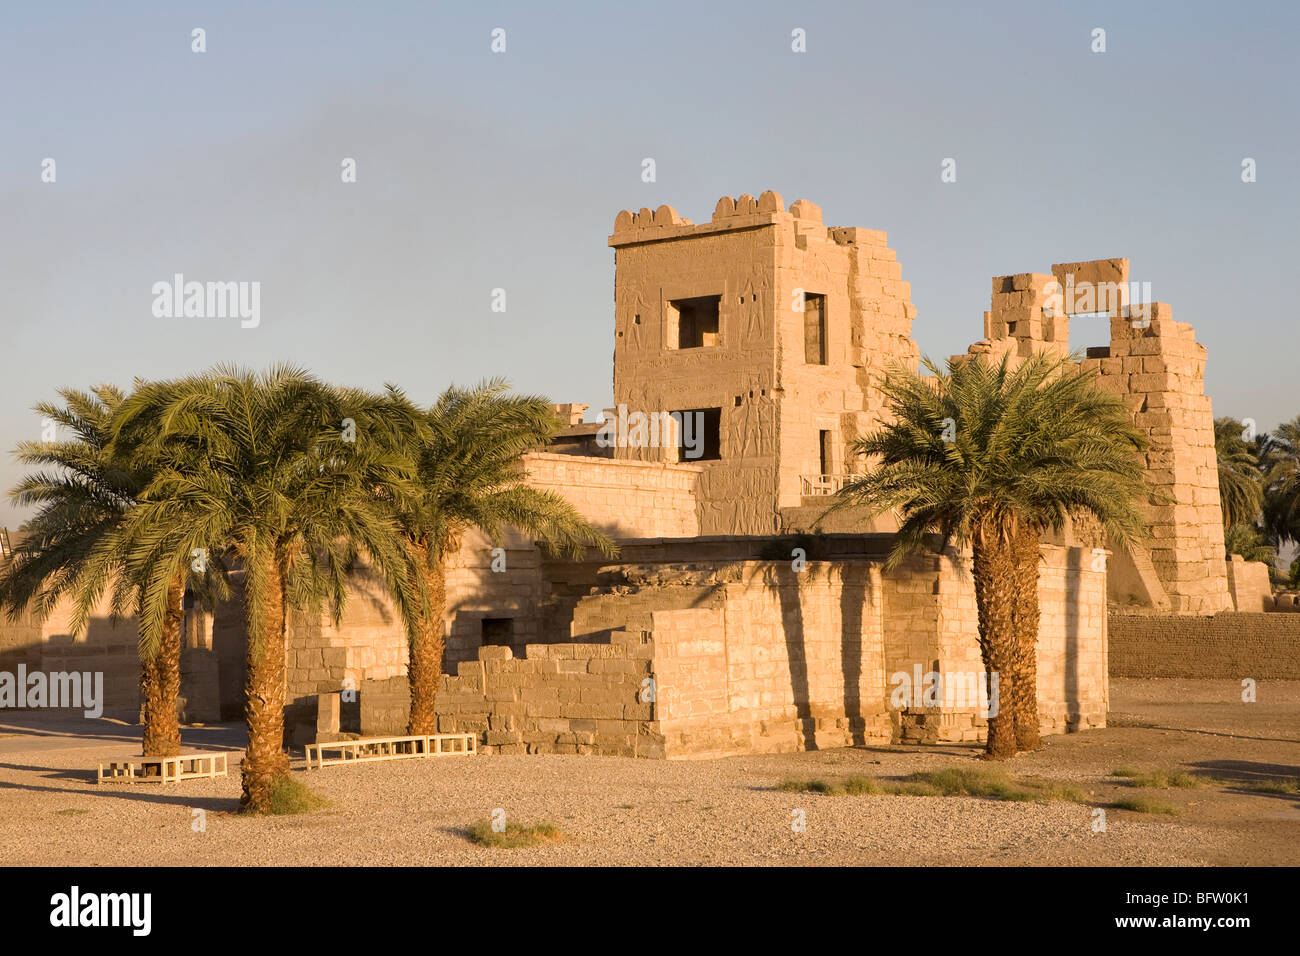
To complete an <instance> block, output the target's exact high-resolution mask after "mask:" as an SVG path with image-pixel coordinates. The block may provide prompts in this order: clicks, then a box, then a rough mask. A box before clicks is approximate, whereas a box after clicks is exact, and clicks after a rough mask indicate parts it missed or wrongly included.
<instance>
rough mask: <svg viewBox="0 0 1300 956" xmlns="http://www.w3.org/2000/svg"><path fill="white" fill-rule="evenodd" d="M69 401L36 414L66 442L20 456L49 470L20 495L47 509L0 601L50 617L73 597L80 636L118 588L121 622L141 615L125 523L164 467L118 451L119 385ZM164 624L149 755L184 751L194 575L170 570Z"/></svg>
mask: <svg viewBox="0 0 1300 956" xmlns="http://www.w3.org/2000/svg"><path fill="white" fill-rule="evenodd" d="M59 396H60V397H61V398H62V399H63V402H64V403H65V404H64V405H62V406H59V405H55V404H53V403H49V402H43V403H41V404H39V405H37V406H36V408H35V411H36V412H37V414H39V415H40V416H42V418H43V419H46V420H47V421H50V422H52V423H54V424H56V425H58V426H62V427H63V428H65V429H67V430H69V431H70V432H71V433H72V435H73V436H74V437H73V438H71V439H69V440H66V441H42V442H23V443H22V444H21V445H19V447H18V449H17V452H16V454H17V457H18V460H19V461H20V462H22V463H23V464H25V465H30V466H33V467H39V468H42V469H46V468H52V469H54V470H52V471H50V470H41V471H36V472H33V473H31V474H28V475H27V476H26V477H25V478H24V479H23V480H22V481H21V482H20V483H19V484H18V486H17V487H15V488H14V489H13V491H11V492H10V497H11V498H12V500H13V501H14V502H15V504H17V505H19V506H21V507H27V506H37V507H38V509H39V510H38V511H37V513H36V515H35V517H33V518H32V519H31V520H29V521H28V522H26V523H25V524H24V525H23V530H24V531H25V532H26V537H25V539H24V541H23V543H22V544H21V545H20V546H19V548H18V549H16V551H15V554H14V557H13V560H12V561H11V562H10V563H9V564H8V565H7V566H6V567H5V568H4V571H3V573H2V574H0V604H3V605H4V606H6V607H7V608H8V609H9V613H10V616H11V617H16V616H18V615H20V614H22V613H24V612H25V611H27V610H29V609H30V610H33V611H34V612H35V613H36V615H37V616H38V617H40V618H44V617H47V616H48V615H49V614H50V613H51V612H52V611H53V610H54V608H55V606H56V605H57V604H58V603H59V601H60V600H61V599H63V598H65V597H67V598H69V599H70V600H71V603H72V610H73V615H72V622H71V629H72V632H73V633H74V634H75V633H80V632H81V631H82V630H84V629H85V628H86V626H87V623H88V621H89V618H90V615H91V613H93V611H94V609H95V607H96V606H97V605H98V604H99V601H100V599H101V597H102V596H103V595H104V593H105V591H106V590H109V589H110V588H111V593H112V603H111V608H112V610H111V616H112V619H113V620H114V621H116V620H118V619H119V618H120V617H122V616H124V614H125V613H126V612H127V610H128V609H133V610H134V611H135V612H136V613H140V611H141V601H142V596H143V595H142V588H141V585H142V579H141V578H140V577H139V574H138V573H137V572H138V570H139V569H132V568H128V566H127V561H126V550H125V547H124V543H123V539H122V529H123V526H124V523H125V521H126V516H127V514H128V513H129V512H130V510H131V509H132V508H134V507H135V505H136V501H137V498H138V496H139V493H140V490H141V489H142V488H143V487H144V486H145V485H146V484H147V483H148V481H149V480H150V478H151V476H152V474H153V471H154V467H155V463H154V462H153V461H151V460H150V459H149V457H148V456H147V455H144V454H142V453H140V450H139V449H132V448H125V447H124V448H121V449H118V450H116V451H114V452H110V451H109V449H108V445H109V441H110V438H111V434H112V421H113V417H114V415H116V414H117V411H118V409H119V408H120V407H121V404H122V402H123V395H122V393H121V392H120V391H119V390H118V389H116V388H114V387H113V386H111V385H101V386H98V387H96V388H94V389H92V390H91V391H90V392H82V391H78V390H75V389H62V390H60V391H59ZM161 596H162V601H161V610H162V623H161V626H160V627H158V628H154V629H153V630H151V631H147V630H146V628H144V627H143V626H142V627H141V629H140V634H141V639H140V660H141V674H140V691H141V697H142V700H143V702H144V734H143V742H142V743H143V746H142V749H143V754H144V756H146V757H151V756H170V755H173V754H176V753H179V752H180V746H181V734H180V723H179V718H178V715H177V712H176V698H177V695H178V693H179V691H180V655H181V638H180V632H181V620H182V617H183V615H184V609H183V602H184V596H185V577H184V576H183V574H182V573H181V572H179V571H177V572H176V573H173V574H170V575H168V576H167V577H166V578H165V580H164V582H163V589H162V595H161Z"/></svg>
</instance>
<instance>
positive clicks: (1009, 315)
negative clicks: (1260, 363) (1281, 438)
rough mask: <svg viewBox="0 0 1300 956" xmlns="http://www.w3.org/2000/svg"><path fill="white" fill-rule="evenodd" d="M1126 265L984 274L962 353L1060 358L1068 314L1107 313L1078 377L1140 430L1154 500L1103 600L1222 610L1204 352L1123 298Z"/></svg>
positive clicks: (1155, 312)
mask: <svg viewBox="0 0 1300 956" xmlns="http://www.w3.org/2000/svg"><path fill="white" fill-rule="evenodd" d="M1130 298H1131V296H1130V283H1129V262H1128V260H1127V259H1099V260H1095V261H1091V262H1069V263H1060V264H1057V265H1054V266H1052V274H1051V275H1050V276H1049V275H1043V274H1037V273H1022V274H1018V275H1009V276H997V277H995V278H994V279H993V295H992V299H991V302H990V311H988V312H985V313H984V335H985V339H984V341H982V342H979V343H976V344H975V345H973V346H971V348H970V349H969V352H968V354H978V355H985V356H987V357H988V359H989V360H994V361H995V360H997V359H998V358H999V357H1000V356H1001V355H1003V354H1006V353H1008V352H1010V353H1011V354H1012V355H1013V356H1016V357H1019V358H1024V357H1027V356H1028V355H1031V354H1033V353H1035V352H1040V351H1047V352H1054V353H1056V354H1061V355H1064V354H1067V353H1068V352H1069V347H1070V335H1069V327H1070V315H1069V314H1068V313H1069V311H1070V310H1071V309H1073V310H1074V312H1075V313H1077V314H1082V313H1093V312H1097V313H1105V314H1108V315H1109V319H1110V344H1109V346H1098V347H1095V348H1089V349H1088V350H1087V357H1086V358H1084V359H1083V360H1082V363H1081V368H1082V369H1083V370H1084V371H1095V372H1096V373H1097V374H1098V383H1099V384H1100V385H1101V387H1103V388H1107V389H1110V390H1112V391H1114V392H1115V393H1117V394H1119V395H1122V396H1123V397H1124V398H1125V400H1126V401H1127V403H1128V405H1129V408H1130V409H1131V410H1132V413H1133V421H1134V423H1135V424H1136V425H1137V426H1138V428H1139V429H1141V430H1142V432H1143V433H1144V434H1145V435H1146V437H1147V439H1148V441H1149V443H1150V447H1149V449H1148V451H1147V454H1146V465H1147V469H1148V476H1149V478H1150V481H1151V484H1152V486H1153V489H1154V491H1155V492H1156V495H1157V496H1159V497H1160V498H1163V499H1164V502H1163V503H1157V504H1152V505H1149V506H1147V508H1146V511H1147V515H1148V518H1149V520H1150V522H1151V526H1152V527H1151V536H1150V538H1149V539H1148V540H1147V541H1146V542H1145V543H1143V544H1141V545H1138V546H1136V547H1134V548H1132V549H1130V552H1129V554H1127V555H1126V556H1124V558H1125V560H1124V561H1123V565H1122V567H1120V568H1118V569H1117V571H1118V574H1117V578H1116V584H1117V586H1119V590H1118V591H1117V592H1116V593H1115V594H1114V595H1113V596H1114V597H1115V598H1116V600H1117V601H1119V602H1120V603H1131V602H1143V603H1146V602H1149V603H1150V604H1151V605H1152V606H1155V607H1168V608H1169V609H1170V610H1173V611H1175V612H1178V613H1185V614H1204V613H1212V612H1214V611H1219V610H1223V609H1225V608H1230V607H1232V606H1233V605H1232V599H1231V597H1230V595H1229V593H1228V584H1227V576H1226V572H1225V570H1224V566H1223V556H1224V545H1223V516H1222V513H1221V511H1220V507H1219V485H1218V468H1217V464H1216V460H1215V454H1214V416H1213V412H1212V410H1211V407H1210V399H1209V398H1208V397H1207V396H1206V395H1205V358H1206V350H1205V347H1204V346H1203V345H1200V344H1199V343H1198V342H1197V341H1196V335H1195V332H1194V331H1193V329H1192V327H1191V326H1190V325H1188V324H1187V323H1185V322H1175V321H1174V320H1173V317H1172V313H1171V310H1170V307H1169V306H1168V305H1165V304H1163V303H1136V302H1130Z"/></svg>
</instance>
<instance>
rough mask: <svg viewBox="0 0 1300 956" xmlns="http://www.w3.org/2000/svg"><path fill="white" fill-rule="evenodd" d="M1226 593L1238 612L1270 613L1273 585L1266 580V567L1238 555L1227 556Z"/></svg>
mask: <svg viewBox="0 0 1300 956" xmlns="http://www.w3.org/2000/svg"><path fill="white" fill-rule="evenodd" d="M1226 566H1227V569H1228V593H1229V594H1231V595H1232V606H1233V607H1234V608H1235V609H1236V610H1238V611H1271V610H1272V609H1273V608H1274V606H1275V602H1274V599H1273V585H1272V584H1271V583H1270V581H1269V579H1268V565H1267V564H1265V563H1264V562H1263V561H1247V560H1246V559H1245V558H1243V557H1242V556H1241V555H1239V554H1230V555H1228V560H1227V564H1226Z"/></svg>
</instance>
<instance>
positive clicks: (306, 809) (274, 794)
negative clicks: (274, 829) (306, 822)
mask: <svg viewBox="0 0 1300 956" xmlns="http://www.w3.org/2000/svg"><path fill="white" fill-rule="evenodd" d="M327 806H329V801H328V800H326V799H325V798H324V797H322V796H320V795H319V794H317V793H314V792H313V791H311V790H309V789H308V788H307V785H306V784H304V783H302V782H301V781H299V780H298V778H296V777H293V776H291V775H289V774H281V775H280V776H278V777H276V778H275V780H274V781H273V782H272V783H271V812H272V813H273V814H275V815H276V816H287V815H289V814H294V813H310V812H311V811H312V810H319V809H321V808H322V807H327Z"/></svg>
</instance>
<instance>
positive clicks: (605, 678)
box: [437, 632, 664, 757]
mask: <svg viewBox="0 0 1300 956" xmlns="http://www.w3.org/2000/svg"><path fill="white" fill-rule="evenodd" d="M652 654H653V647H652V645H651V644H650V643H649V642H648V641H645V640H643V638H642V636H641V634H640V633H628V632H621V633H619V634H617V635H615V636H614V639H613V640H612V641H611V643H609V644H554V645H552V644H530V645H529V646H528V648H527V655H526V657H524V658H523V659H517V658H515V657H514V656H513V654H511V652H510V650H509V648H497V647H485V648H483V649H482V650H480V651H479V659H478V660H477V661H463V662H462V663H461V664H460V666H459V668H458V671H459V672H458V674H457V675H456V676H455V677H451V676H445V677H443V679H442V688H441V690H440V692H439V694H438V705H437V706H438V730H439V732H440V733H457V732H469V733H478V734H482V735H483V737H482V738H481V740H482V741H483V744H484V749H485V751H486V752H489V753H502V754H522V753H570V754H591V753H601V754H612V755H617V756H625V757H663V756H664V739H663V737H662V735H660V734H659V733H658V731H657V729H656V726H655V723H654V719H653V718H654V706H655V705H654V704H653V703H651V702H643V701H642V700H641V699H640V697H641V695H642V693H643V682H644V681H645V680H646V678H648V677H649V676H650V674H651V666H652V665H651V656H652Z"/></svg>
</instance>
